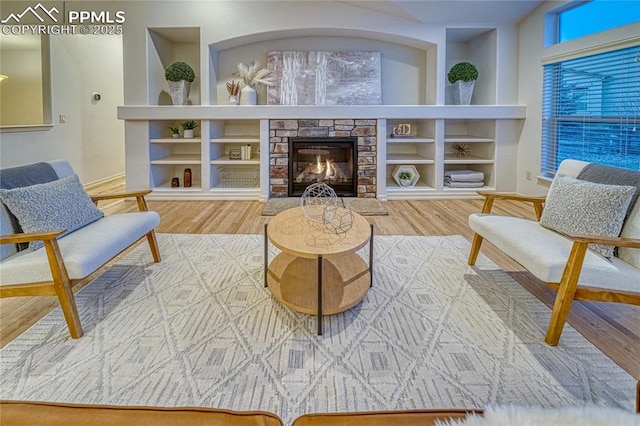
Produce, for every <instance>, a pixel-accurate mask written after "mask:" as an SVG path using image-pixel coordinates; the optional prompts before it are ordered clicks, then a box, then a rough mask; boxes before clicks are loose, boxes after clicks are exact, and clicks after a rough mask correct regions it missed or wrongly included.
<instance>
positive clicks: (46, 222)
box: [0, 175, 104, 250]
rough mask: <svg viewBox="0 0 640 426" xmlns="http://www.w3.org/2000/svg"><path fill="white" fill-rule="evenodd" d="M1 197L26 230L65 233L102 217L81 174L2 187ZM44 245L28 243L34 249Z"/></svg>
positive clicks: (0, 190)
mask: <svg viewBox="0 0 640 426" xmlns="http://www.w3.org/2000/svg"><path fill="white" fill-rule="evenodd" d="M0 199H2V202H3V203H4V204H5V205H6V206H7V208H8V209H9V210H11V213H13V214H14V215H15V216H16V217H17V218H18V222H20V226H21V227H22V230H23V231H24V232H44V231H54V230H56V229H66V230H67V231H66V232H65V233H64V234H63V235H67V234H69V233H71V232H73V231H76V230H78V229H80V228H82V227H83V226H85V225H88V224H90V223H91V222H95V221H96V220H98V219H100V218H102V217H103V216H104V213H102V212H101V211H100V210H99V209H98V208H97V207H96V206H95V204H93V201H91V197H89V195H88V194H87V193H86V192H85V190H84V188H83V187H82V184H81V183H80V180H79V179H78V175H73V176H67V177H64V178H62V179H58V180H54V181H52V182H48V183H42V184H37V185H31V186H25V187H22V188H14V189H0ZM43 246H44V243H43V242H42V241H32V242H30V243H29V248H30V249H31V250H37V249H39V248H41V247H43Z"/></svg>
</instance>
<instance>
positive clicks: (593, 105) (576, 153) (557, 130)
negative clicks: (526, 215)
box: [542, 45, 640, 176]
mask: <svg viewBox="0 0 640 426" xmlns="http://www.w3.org/2000/svg"><path fill="white" fill-rule="evenodd" d="M543 78H544V80H543V99H542V174H543V175H546V176H553V174H554V173H555V171H556V170H557V168H558V165H559V164H560V162H561V161H562V160H564V159H565V158H574V159H578V160H584V161H591V162H598V163H601V164H608V165H612V166H618V167H625V168H629V169H633V170H640V117H639V115H640V45H639V46H634V47H630V48H626V49H621V50H615V51H610V52H606V53H599V54H596V55H591V56H585V57H582V58H577V59H571V60H567V61H560V62H556V63H552V64H548V65H545V66H544V77H543Z"/></svg>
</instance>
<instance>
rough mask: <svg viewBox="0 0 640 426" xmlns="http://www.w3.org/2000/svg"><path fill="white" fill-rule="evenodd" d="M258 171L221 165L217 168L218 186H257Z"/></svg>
mask: <svg viewBox="0 0 640 426" xmlns="http://www.w3.org/2000/svg"><path fill="white" fill-rule="evenodd" d="M259 185H260V172H259V171H258V170H251V169H239V168H232V167H223V168H221V169H220V170H218V186H219V187H222V188H257V187H258V186H259Z"/></svg>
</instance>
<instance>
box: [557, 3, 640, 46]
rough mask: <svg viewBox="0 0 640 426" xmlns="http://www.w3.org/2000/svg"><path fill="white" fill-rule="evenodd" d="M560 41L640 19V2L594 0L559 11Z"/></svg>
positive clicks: (558, 34)
mask: <svg viewBox="0 0 640 426" xmlns="http://www.w3.org/2000/svg"><path fill="white" fill-rule="evenodd" d="M556 17H557V20H558V22H557V34H556V39H557V42H558V43H562V42H565V41H569V40H573V39H576V38H580V37H584V36H588V35H591V34H595V33H598V32H600V31H605V30H610V29H612V28H616V27H620V26H623V25H627V24H630V23H633V22H638V21H640V2H637V1H611V0H592V1H588V2H577V3H576V6H574V7H571V8H569V9H565V10H563V11H561V12H558V13H557V15H556Z"/></svg>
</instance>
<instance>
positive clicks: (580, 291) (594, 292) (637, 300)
mask: <svg viewBox="0 0 640 426" xmlns="http://www.w3.org/2000/svg"><path fill="white" fill-rule="evenodd" d="M478 194H480V195H482V196H483V197H485V200H484V204H483V206H482V213H487V214H489V213H491V208H492V207H493V202H494V200H513V201H521V202H527V203H532V204H533V207H534V209H535V213H536V219H537V220H538V221H540V218H541V217H542V209H543V203H544V202H545V198H546V197H544V196H543V197H527V196H522V195H517V194H504V193H487V192H482V191H479V192H478ZM563 235H564V236H565V237H567V238H569V239H570V240H572V241H573V245H572V247H571V252H570V254H569V258H568V259H567V264H566V266H565V269H564V272H563V274H562V278H561V280H560V282H559V283H552V282H545V284H546V285H548V286H549V287H551V288H552V289H554V290H555V291H556V292H557V294H556V298H555V302H554V304H553V311H552V312H551V319H550V320H549V326H548V327H547V334H546V336H545V339H544V340H545V342H546V343H547V344H549V345H550V346H556V345H557V344H558V341H559V340H560V335H561V334H562V329H563V328H564V324H565V322H566V321H567V317H568V315H569V310H570V309H571V303H572V302H573V301H574V300H579V301H597V302H614V303H626V304H631V305H638V306H640V293H636V292H629V291H614V290H610V289H604V288H597V287H586V286H578V279H579V278H580V272H581V270H582V264H583V262H584V257H585V254H586V252H587V246H588V245H589V244H590V243H594V244H604V245H610V246H618V247H629V248H636V249H640V239H636V238H622V237H606V236H597V235H571V234H563ZM483 240H484V238H483V237H482V236H480V235H478V234H477V233H476V234H474V236H473V240H472V243H471V251H470V253H469V259H468V262H467V263H468V264H469V265H472V266H473V265H475V263H476V259H477V258H478V253H479V252H480V246H481V245H482V241H483Z"/></svg>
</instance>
